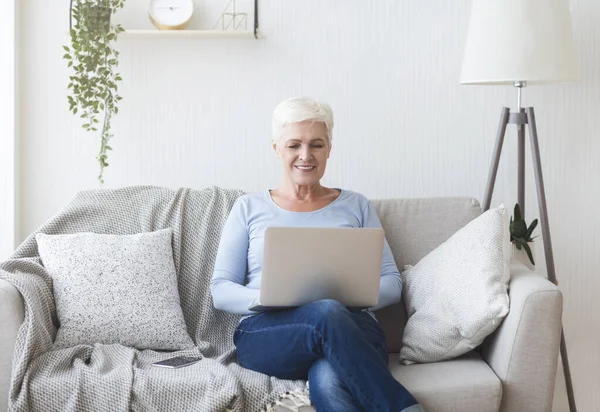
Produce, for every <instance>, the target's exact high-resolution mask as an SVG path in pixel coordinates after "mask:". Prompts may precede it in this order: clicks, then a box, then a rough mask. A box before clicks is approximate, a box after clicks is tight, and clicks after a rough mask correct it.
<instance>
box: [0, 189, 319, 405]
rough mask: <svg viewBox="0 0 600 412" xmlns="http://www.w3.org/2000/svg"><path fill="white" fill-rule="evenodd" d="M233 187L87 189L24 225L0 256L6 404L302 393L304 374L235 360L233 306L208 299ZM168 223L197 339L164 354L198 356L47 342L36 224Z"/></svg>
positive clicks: (48, 302) (256, 400) (49, 312)
mask: <svg viewBox="0 0 600 412" xmlns="http://www.w3.org/2000/svg"><path fill="white" fill-rule="evenodd" d="M242 194H243V193H242V192H241V191H239V190H228V189H222V188H218V187H214V186H213V187H209V188H206V189H203V190H191V189H183V188H182V189H178V190H176V189H168V188H161V187H153V186H132V187H126V188H121V189H95V190H87V191H82V192H80V193H78V194H77V195H76V196H75V197H74V198H73V199H72V200H71V201H70V203H69V204H68V205H67V206H66V207H65V208H64V209H63V210H62V211H60V212H59V213H58V214H57V215H56V216H54V217H53V218H51V219H50V220H49V221H47V222H46V223H44V224H43V225H42V226H41V227H40V228H39V229H38V230H36V232H34V233H33V234H31V235H30V236H29V237H28V238H27V239H26V240H25V241H24V242H23V243H22V244H21V245H20V246H19V247H18V248H17V250H16V251H15V252H14V253H13V255H12V256H11V258H10V259H9V260H7V261H5V262H2V263H0V278H2V279H6V280H8V281H9V282H10V283H12V284H13V285H14V286H15V287H16V288H17V289H18V290H19V292H20V293H21V294H22V295H23V300H24V303H25V320H24V322H23V324H22V326H21V328H20V329H19V332H18V336H17V341H16V347H15V354H14V360H13V374H12V378H11V384H10V392H9V411H93V412H99V411H110V412H114V411H200V412H203V411H240V412H248V411H257V410H261V409H263V408H264V407H265V405H272V404H273V403H277V404H279V403H280V402H278V401H280V400H283V398H286V396H285V393H286V392H288V391H289V392H292V393H293V394H294V396H293V398H295V399H293V402H290V401H289V399H285V400H284V402H289V403H294V404H296V405H301V404H303V403H304V404H306V403H307V402H309V401H308V399H307V396H306V395H307V390H306V389H305V382H303V381H287V380H280V379H277V378H273V377H269V376H266V375H263V374H260V373H257V372H253V371H250V370H247V369H244V368H242V367H240V366H239V365H238V364H237V363H236V354H235V346H234V345H233V340H232V336H233V332H234V329H235V328H236V326H237V324H238V321H239V316H236V315H232V314H229V313H225V312H222V311H218V310H215V309H214V308H213V305H212V297H211V294H210V279H211V276H212V270H213V263H214V260H215V257H216V254H217V249H218V245H219V239H220V234H221V230H222V227H223V225H224V223H225V220H226V218H227V216H228V214H229V211H230V209H231V207H232V206H233V203H234V201H235V199H236V198H237V197H238V196H240V195H242ZM167 227H171V228H173V256H174V260H175V266H176V269H177V275H178V285H179V293H180V298H181V305H182V309H183V314H184V317H185V321H186V325H187V329H188V332H189V334H190V336H191V337H192V339H193V340H194V342H195V344H196V348H194V349H191V350H190V349H188V350H185V351H179V352H174V353H173V355H174V356H175V355H179V354H182V355H198V354H201V355H202V356H203V359H202V361H200V362H199V363H196V364H195V365H193V366H189V367H185V368H181V369H176V370H171V369H164V368H156V367H152V366H151V363H153V362H155V361H157V360H161V359H164V358H165V353H159V352H156V351H152V350H141V351H140V350H136V349H133V348H130V347H126V346H122V345H117V344H113V345H101V344H96V345H93V346H87V345H78V346H75V347H72V348H68V349H53V347H52V345H53V340H54V337H55V334H56V330H57V325H58V319H57V317H56V307H55V303H54V298H53V293H52V279H51V278H50V276H49V274H48V272H47V271H46V270H45V269H44V266H43V264H42V262H41V259H40V258H39V255H38V250H37V243H36V240H35V234H36V233H39V232H41V233H47V234H63V233H75V232H84V231H86V232H95V233H107V234H116V235H128V234H134V233H140V232H151V231H155V230H159V229H164V228H167ZM287 398H289V396H287ZM302 399H304V400H302ZM290 409H291V410H296V408H290ZM265 410H272V408H271V407H268V408H265Z"/></svg>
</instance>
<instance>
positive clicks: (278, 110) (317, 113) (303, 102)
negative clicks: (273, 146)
mask: <svg viewBox="0 0 600 412" xmlns="http://www.w3.org/2000/svg"><path fill="white" fill-rule="evenodd" d="M305 120H313V121H315V122H321V123H323V124H324V125H325V129H327V139H328V140H329V143H330V144H331V139H332V133H331V132H332V130H333V111H332V110H331V107H330V106H329V105H328V104H326V103H320V102H318V101H316V100H314V99H312V98H310V97H292V98H291V99H287V100H284V101H283V102H281V103H279V104H278V105H277V107H275V110H274V111H273V123H272V136H271V139H272V140H273V141H275V142H276V141H277V140H279V138H280V137H281V136H280V134H281V129H283V128H284V127H285V126H286V125H288V124H290V123H299V122H303V121H305Z"/></svg>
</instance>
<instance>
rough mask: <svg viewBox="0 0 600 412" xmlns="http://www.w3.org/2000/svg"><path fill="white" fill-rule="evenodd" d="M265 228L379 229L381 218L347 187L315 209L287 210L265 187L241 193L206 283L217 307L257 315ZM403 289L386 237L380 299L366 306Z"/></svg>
mask: <svg viewBox="0 0 600 412" xmlns="http://www.w3.org/2000/svg"><path fill="white" fill-rule="evenodd" d="M338 190H340V189H338ZM269 226H287V227H376V228H380V227H381V222H380V221H379V218H378V217H377V214H376V213H375V209H373V206H372V205H371V203H370V202H369V200H368V199H367V198H366V197H365V196H363V195H361V194H359V193H356V192H352V191H350V190H341V193H340V195H339V196H338V197H337V198H336V199H335V200H334V201H333V202H331V203H330V204H329V205H327V206H325V207H324V208H322V209H319V210H315V211H313V212H291V211H289V210H285V209H283V208H281V207H279V206H277V204H275V202H274V201H273V199H272V198H271V194H270V193H269V191H268V190H265V191H263V192H257V193H250V194H246V195H244V196H241V197H239V198H238V199H237V200H236V202H235V204H234V205H233V208H232V209H231V212H230V214H229V217H228V218H227V221H226V223H225V226H224V228H223V233H222V234H221V241H220V244H219V251H218V253H217V258H216V261H215V267H214V273H213V277H212V280H211V283H210V286H211V293H212V297H213V302H214V306H215V308H217V309H220V310H224V311H227V312H231V313H235V314H238V315H252V314H256V312H253V311H251V310H249V309H248V307H249V306H250V304H256V303H258V298H259V294H260V277H261V273H262V262H263V246H264V232H265V229H266V228H267V227H269ZM401 292H402V281H401V278H400V273H399V272H398V268H397V267H396V263H395V262H394V257H393V256H392V251H391V250H390V246H389V245H388V242H387V240H385V242H384V248H383V261H382V265H381V284H380V288H379V301H378V303H377V305H376V306H374V307H372V308H369V309H370V310H376V309H380V308H383V307H385V306H388V305H391V304H392V303H397V302H399V301H400V297H401Z"/></svg>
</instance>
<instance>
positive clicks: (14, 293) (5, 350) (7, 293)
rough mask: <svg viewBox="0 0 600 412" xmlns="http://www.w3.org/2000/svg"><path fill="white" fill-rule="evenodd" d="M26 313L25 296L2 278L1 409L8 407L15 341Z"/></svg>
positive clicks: (0, 328)
mask: <svg viewBox="0 0 600 412" xmlns="http://www.w3.org/2000/svg"><path fill="white" fill-rule="evenodd" d="M24 315H25V307H24V305H23V297H22V296H21V294H20V293H19V291H18V290H17V288H15V287H14V286H13V285H12V284H10V283H9V282H7V281H5V280H2V279H0V331H1V332H0V411H5V410H6V408H7V407H8V390H9V387H10V377H11V372H12V361H13V354H14V351H15V341H16V339H17V332H18V330H19V327H20V326H21V323H23V319H24Z"/></svg>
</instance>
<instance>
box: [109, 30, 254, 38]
mask: <svg viewBox="0 0 600 412" xmlns="http://www.w3.org/2000/svg"><path fill="white" fill-rule="evenodd" d="M129 37H152V38H161V39H162V38H177V39H181V38H187V37H200V38H211V39H217V38H222V39H241V38H247V39H253V38H257V39H258V38H261V37H262V36H261V34H260V32H259V31H258V30H257V31H256V33H255V32H253V31H245V30H235V31H234V30H157V29H149V30H125V31H124V32H122V33H119V38H129Z"/></svg>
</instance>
